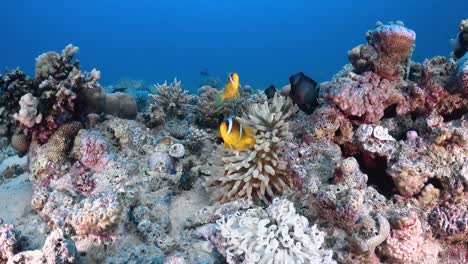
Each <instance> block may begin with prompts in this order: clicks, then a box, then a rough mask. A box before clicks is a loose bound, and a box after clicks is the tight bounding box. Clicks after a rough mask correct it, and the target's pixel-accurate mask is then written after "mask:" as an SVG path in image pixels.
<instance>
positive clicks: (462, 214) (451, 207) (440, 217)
mask: <svg viewBox="0 0 468 264" xmlns="http://www.w3.org/2000/svg"><path fill="white" fill-rule="evenodd" d="M467 208H468V200H467V199H466V198H465V199H462V200H460V201H458V202H445V203H444V204H442V205H440V206H437V207H436V208H434V209H433V210H432V211H431V212H430V214H429V216H428V222H429V224H430V225H431V226H432V228H433V230H434V231H435V232H436V233H437V234H439V235H440V236H442V237H443V238H446V239H449V240H452V241H453V240H454V241H464V242H467V241H468V209H467Z"/></svg>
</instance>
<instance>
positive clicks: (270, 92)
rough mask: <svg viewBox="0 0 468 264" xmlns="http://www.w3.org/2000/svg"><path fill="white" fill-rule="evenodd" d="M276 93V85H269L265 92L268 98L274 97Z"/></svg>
mask: <svg viewBox="0 0 468 264" xmlns="http://www.w3.org/2000/svg"><path fill="white" fill-rule="evenodd" d="M275 93H276V88H275V86H274V85H270V86H268V88H266V89H265V94H266V96H267V98H268V99H271V98H273V96H275Z"/></svg>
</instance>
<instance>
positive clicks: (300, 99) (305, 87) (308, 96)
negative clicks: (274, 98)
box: [289, 72, 319, 114]
mask: <svg viewBox="0 0 468 264" xmlns="http://www.w3.org/2000/svg"><path fill="white" fill-rule="evenodd" d="M289 82H290V83H291V91H290V92H289V97H291V99H292V100H293V102H294V103H295V104H297V106H298V107H299V109H301V110H302V111H304V112H305V113H306V114H312V112H313V111H314V109H315V107H317V106H318V96H319V91H318V85H317V82H316V81H314V80H312V79H311V78H310V77H308V76H306V75H305V74H304V73H303V72H299V73H297V74H294V75H292V76H291V77H289Z"/></svg>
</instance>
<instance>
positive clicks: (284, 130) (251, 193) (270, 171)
mask: <svg viewBox="0 0 468 264" xmlns="http://www.w3.org/2000/svg"><path fill="white" fill-rule="evenodd" d="M296 111H297V108H296V107H295V106H293V104H292V101H291V100H290V99H289V98H286V97H283V96H275V97H274V98H273V99H272V101H271V103H268V102H264V103H263V104H254V105H252V106H251V108H250V111H249V113H248V114H247V115H246V117H245V118H239V120H240V121H241V122H242V123H243V124H245V125H247V126H249V127H251V128H252V129H254V130H255V136H254V138H255V141H256V143H255V145H254V146H253V147H252V148H251V149H248V150H246V151H243V152H240V151H238V150H234V151H233V153H229V154H227V155H226V156H225V157H224V158H223V161H224V163H225V165H224V171H225V173H224V175H216V176H213V177H215V178H214V179H213V178H209V179H208V185H209V186H212V187H213V189H214V192H215V199H216V200H219V201H220V202H226V201H229V200H234V199H240V198H244V197H246V198H247V199H249V200H251V199H254V200H259V201H263V202H265V203H268V199H271V198H273V197H274V196H275V193H282V192H283V191H284V190H286V189H288V188H290V187H292V179H291V177H289V175H288V173H287V171H286V169H287V167H286V162H285V161H284V160H283V159H282V158H281V157H280V152H281V148H282V147H283V146H284V144H285V142H286V141H287V140H290V139H291V137H292V134H291V132H290V131H289V123H288V122H287V119H288V118H289V117H291V115H293V114H294V113H295V112H296Z"/></svg>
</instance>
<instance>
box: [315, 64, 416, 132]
mask: <svg viewBox="0 0 468 264" xmlns="http://www.w3.org/2000/svg"><path fill="white" fill-rule="evenodd" d="M397 85H398V84H397V83H396V82H392V81H389V80H386V79H383V78H382V77H380V76H379V75H377V74H375V73H373V72H365V73H364V74H363V75H356V74H353V73H350V74H349V75H348V76H346V77H343V78H338V79H335V80H334V81H332V82H330V83H328V84H327V85H326V86H325V89H324V91H325V95H324V97H325V99H326V100H328V101H330V102H331V103H333V104H334V105H336V107H338V108H339V109H340V110H341V111H342V112H343V113H344V114H345V115H346V116H348V117H349V118H350V119H352V120H353V121H355V122H356V121H359V122H362V123H375V122H377V121H379V120H380V119H381V118H382V117H383V116H384V111H385V109H386V108H387V107H389V106H392V105H396V113H397V114H398V115H401V114H404V113H406V112H408V110H409V109H408V107H407V104H406V102H405V98H404V96H403V95H402V93H401V91H399V90H397V88H396V87H397Z"/></svg>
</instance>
